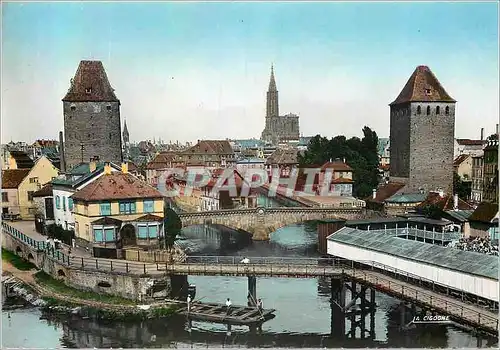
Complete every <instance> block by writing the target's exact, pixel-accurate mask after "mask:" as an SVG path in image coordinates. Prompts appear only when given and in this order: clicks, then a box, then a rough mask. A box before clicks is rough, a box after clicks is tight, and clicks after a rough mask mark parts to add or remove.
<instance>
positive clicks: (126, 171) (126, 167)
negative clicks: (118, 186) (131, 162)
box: [122, 162, 128, 174]
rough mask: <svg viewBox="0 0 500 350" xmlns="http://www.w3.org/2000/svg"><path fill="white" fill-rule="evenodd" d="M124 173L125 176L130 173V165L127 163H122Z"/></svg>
mask: <svg viewBox="0 0 500 350" xmlns="http://www.w3.org/2000/svg"><path fill="white" fill-rule="evenodd" d="M122 173H124V174H127V173H128V163H127V162H123V163H122Z"/></svg>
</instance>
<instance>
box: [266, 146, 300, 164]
mask: <svg viewBox="0 0 500 350" xmlns="http://www.w3.org/2000/svg"><path fill="white" fill-rule="evenodd" d="M297 158H298V157H297V150H296V149H284V148H278V149H277V150H276V151H274V152H273V153H272V154H271V155H270V156H269V157H268V158H267V159H266V164H268V165H270V164H278V165H288V164H298V160H297Z"/></svg>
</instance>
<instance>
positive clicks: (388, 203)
mask: <svg viewBox="0 0 500 350" xmlns="http://www.w3.org/2000/svg"><path fill="white" fill-rule="evenodd" d="M426 196H427V195H426V194H425V193H404V192H400V193H395V194H393V195H392V196H390V197H389V198H387V199H386V200H385V201H384V206H385V212H386V213H387V214H389V215H399V214H406V213H409V212H412V211H414V210H415V208H416V207H417V206H418V205H420V204H421V203H422V202H423V201H425V198H426Z"/></svg>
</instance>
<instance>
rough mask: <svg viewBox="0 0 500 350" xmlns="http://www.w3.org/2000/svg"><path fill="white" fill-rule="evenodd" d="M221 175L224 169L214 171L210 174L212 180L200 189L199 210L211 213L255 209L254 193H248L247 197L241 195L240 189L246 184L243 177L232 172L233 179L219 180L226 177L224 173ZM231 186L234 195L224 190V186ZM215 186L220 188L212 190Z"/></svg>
mask: <svg viewBox="0 0 500 350" xmlns="http://www.w3.org/2000/svg"><path fill="white" fill-rule="evenodd" d="M223 173H224V169H215V170H214V171H213V172H212V178H211V179H210V180H209V182H208V184H207V185H206V186H203V187H202V188H201V191H202V195H201V210H202V211H211V210H220V209H248V208H255V207H256V206H257V195H256V193H255V191H250V192H249V194H248V196H243V195H242V193H241V189H242V188H243V186H244V184H245V183H246V181H245V180H244V178H243V176H242V175H241V174H240V173H239V172H238V171H237V170H233V172H232V176H234V177H233V178H232V179H231V178H227V179H224V180H221V177H222V176H223V175H226V173H224V174H223ZM233 180H234V182H233ZM233 184H234V185H235V190H234V193H231V191H230V190H228V189H224V187H225V186H228V185H229V186H231V185H233ZM216 186H220V188H221V189H220V190H219V189H215V190H214V187H216ZM223 186H224V187H223Z"/></svg>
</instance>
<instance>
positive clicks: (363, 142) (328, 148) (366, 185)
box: [299, 126, 379, 198]
mask: <svg viewBox="0 0 500 350" xmlns="http://www.w3.org/2000/svg"><path fill="white" fill-rule="evenodd" d="M337 158H339V159H344V158H345V160H346V163H347V164H349V165H350V166H351V167H352V168H353V173H354V174H353V177H354V178H353V180H354V188H353V194H354V195H355V196H356V197H359V198H364V197H367V196H369V195H370V194H371V193H372V190H373V189H374V188H376V187H377V185H378V183H379V171H378V165H379V158H378V136H377V133H376V132H375V131H373V130H371V129H370V128H369V127H367V126H365V127H364V128H363V138H362V139H360V138H359V137H352V138H350V139H346V137H345V136H343V135H339V136H336V137H334V138H332V139H331V140H328V139H327V138H325V137H322V136H320V135H316V136H315V137H313V139H312V140H311V142H310V143H309V145H308V147H307V150H306V151H305V152H304V154H303V155H299V166H306V165H309V166H310V165H323V164H324V163H326V162H328V161H329V160H330V159H332V160H334V159H337Z"/></svg>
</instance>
